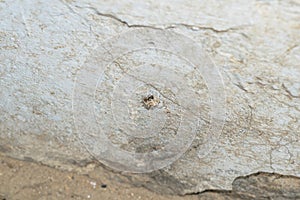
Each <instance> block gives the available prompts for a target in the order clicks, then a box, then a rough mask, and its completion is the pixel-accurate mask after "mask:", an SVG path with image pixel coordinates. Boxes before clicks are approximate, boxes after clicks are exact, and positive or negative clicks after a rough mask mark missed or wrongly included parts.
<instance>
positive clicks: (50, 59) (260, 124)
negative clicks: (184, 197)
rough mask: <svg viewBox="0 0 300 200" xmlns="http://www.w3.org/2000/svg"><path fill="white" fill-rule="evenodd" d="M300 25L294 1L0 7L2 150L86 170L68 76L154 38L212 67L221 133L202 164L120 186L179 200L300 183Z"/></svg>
mask: <svg viewBox="0 0 300 200" xmlns="http://www.w3.org/2000/svg"><path fill="white" fill-rule="evenodd" d="M299 22H300V2H299V1H258V0H257V1H248V2H246V1H222V2H219V1H209V2H205V3H196V1H190V2H188V1H174V2H172V3H169V2H166V1H143V2H137V1H136V2H135V1H112V0H111V1H85V2H77V1H51V2H47V3H45V2H42V1H41V2H39V1H22V2H17V1H6V0H4V1H3V0H2V1H0V88H1V90H0V98H1V101H0V138H1V140H0V151H2V152H4V153H5V154H6V155H9V156H12V157H17V158H21V159H29V160H34V161H38V162H42V163H45V164H48V165H51V166H61V167H63V168H69V167H71V168H76V166H78V165H79V166H80V165H85V164H86V163H88V162H90V161H91V160H92V157H91V156H90V155H89V154H88V152H87V151H86V150H85V149H84V148H82V145H81V144H80V141H79V142H78V141H77V140H76V137H75V136H74V129H73V124H72V123H73V119H72V91H73V85H74V82H75V78H76V73H78V71H79V70H80V68H81V67H83V63H84V62H85V59H86V57H87V56H88V55H89V53H90V52H92V51H93V49H94V48H95V47H96V46H97V45H98V44H99V42H102V41H104V40H105V39H107V38H109V37H111V36H114V35H115V34H118V33H122V32H123V31H127V30H129V29H134V28H136V27H144V28H155V27H156V28H165V29H169V30H173V31H176V32H179V33H182V34H184V35H186V36H188V37H191V38H192V39H194V40H195V41H196V42H198V43H199V44H201V45H202V46H203V48H204V49H205V51H206V52H207V53H208V54H209V55H210V56H211V57H212V59H213V61H214V62H215V64H216V65H217V66H218V67H219V69H220V71H221V74H222V76H223V78H224V83H225V90H226V94H227V109H228V113H227V118H226V124H225V127H224V130H223V133H222V135H221V137H220V138H219V141H218V144H217V145H216V147H215V149H214V151H212V152H211V153H210V154H209V155H208V156H206V157H205V158H202V159H198V158H197V143H195V144H193V145H192V147H191V148H190V150H189V151H187V152H186V154H185V155H184V156H183V157H181V158H180V159H179V160H178V161H176V162H175V163H173V164H172V165H171V166H169V167H166V168H164V169H162V170H159V171H156V172H152V173H150V174H144V175H127V174H125V175H126V176H129V177H130V179H132V180H133V182H134V183H135V184H143V182H144V181H145V180H147V181H148V184H146V185H145V186H146V187H148V188H150V189H155V190H158V191H159V192H163V193H174V192H175V193H177V194H186V193H196V192H200V191H203V190H205V189H231V187H232V186H231V183H232V181H233V180H234V179H235V178H236V177H238V176H244V175H247V174H250V173H254V172H257V171H266V172H276V173H283V174H289V175H294V176H300V142H299V134H300V131H299V130H300V122H299V119H300V109H299V108H300V81H299V77H300V64H299V63H300V57H299V55H300V46H299V44H300V37H299V32H300V23H299ZM83 117H84V116H83ZM254 179H255V178H254ZM247 180H249V179H247ZM235 183H240V184H242V182H239V181H238V180H236V181H235V182H234V184H233V186H234V185H235ZM262 187H263V186H262ZM289 194H290V195H293V193H292V192H291V193H289Z"/></svg>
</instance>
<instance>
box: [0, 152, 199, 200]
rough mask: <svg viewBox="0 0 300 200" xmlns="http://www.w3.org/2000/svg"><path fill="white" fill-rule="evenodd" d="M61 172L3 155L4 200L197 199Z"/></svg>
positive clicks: (0, 198) (0, 195)
mask: <svg viewBox="0 0 300 200" xmlns="http://www.w3.org/2000/svg"><path fill="white" fill-rule="evenodd" d="M92 173H93V172H91V173H89V174H79V173H76V172H68V171H61V170H58V169H55V168H51V167H48V166H44V165H41V164H38V163H32V162H27V161H20V160H15V159H12V158H8V157H5V156H3V155H1V154H0V200H11V199H20V200H21V199H22V200H26V199H100V200H106V199H116V200H119V199H124V200H127V199H155V200H165V199H172V200H181V199H184V200H193V199H198V197H197V196H193V195H191V196H184V197H179V196H167V195H160V194H156V193H154V192H151V191H149V190H147V189H145V188H138V187H133V186H131V185H128V184H126V183H120V182H118V181H117V180H113V179H111V178H109V176H107V175H106V174H99V172H98V171H97V173H98V174H97V175H96V176H95V175H93V174H92Z"/></svg>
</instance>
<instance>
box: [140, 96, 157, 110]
mask: <svg viewBox="0 0 300 200" xmlns="http://www.w3.org/2000/svg"><path fill="white" fill-rule="evenodd" d="M159 102H160V101H159V98H157V97H155V96H154V95H152V94H150V95H148V96H147V97H144V98H143V104H144V107H145V108H146V109H147V110H149V109H150V108H152V107H155V106H157V105H158V104H159Z"/></svg>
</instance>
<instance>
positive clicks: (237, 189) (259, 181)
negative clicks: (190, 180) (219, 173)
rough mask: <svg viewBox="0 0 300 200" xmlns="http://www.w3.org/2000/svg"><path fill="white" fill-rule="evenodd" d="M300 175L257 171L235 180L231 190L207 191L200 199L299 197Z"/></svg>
mask: <svg viewBox="0 0 300 200" xmlns="http://www.w3.org/2000/svg"><path fill="white" fill-rule="evenodd" d="M299 188H300V179H299V177H293V176H283V175H280V174H274V173H273V174H270V173H256V174H252V175H249V176H245V177H239V178H237V179H235V180H234V182H233V184H232V190H231V191H206V192H203V193H202V194H200V195H199V199H220V200H221V199H278V200H279V199H299V198H300V189H299Z"/></svg>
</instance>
